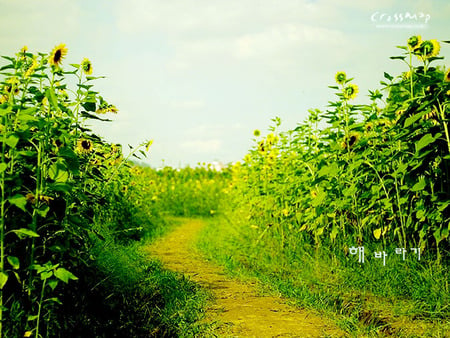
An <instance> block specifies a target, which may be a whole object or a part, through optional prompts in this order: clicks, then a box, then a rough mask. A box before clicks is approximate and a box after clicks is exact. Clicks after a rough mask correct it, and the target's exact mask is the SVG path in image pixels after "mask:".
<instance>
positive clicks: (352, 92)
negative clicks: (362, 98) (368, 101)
mask: <svg viewBox="0 0 450 338" xmlns="http://www.w3.org/2000/svg"><path fill="white" fill-rule="evenodd" d="M356 94H358V86H357V85H355V84H349V85H348V86H347V87H345V88H344V98H346V99H347V100H351V99H354V98H355V97H356Z"/></svg>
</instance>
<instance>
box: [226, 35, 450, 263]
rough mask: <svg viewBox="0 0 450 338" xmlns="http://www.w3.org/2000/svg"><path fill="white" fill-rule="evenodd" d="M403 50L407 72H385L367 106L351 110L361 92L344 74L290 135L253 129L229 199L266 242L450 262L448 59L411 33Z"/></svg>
mask: <svg viewBox="0 0 450 338" xmlns="http://www.w3.org/2000/svg"><path fill="white" fill-rule="evenodd" d="M399 48H400V49H401V51H403V54H402V55H400V56H394V57H391V59H395V60H399V61H401V62H404V63H405V65H406V71H405V72H403V73H402V74H400V75H399V76H393V75H390V74H388V73H384V78H385V80H384V81H382V82H381V84H382V85H383V88H382V89H381V90H375V91H370V103H369V104H365V105H355V104H352V100H353V99H354V98H355V96H356V95H357V94H358V86H357V85H356V84H354V82H353V79H352V78H349V77H348V76H347V75H346V73H345V72H338V73H337V74H336V76H335V82H336V84H335V85H332V86H330V88H331V89H332V90H334V91H335V93H336V100H335V101H334V102H329V109H328V110H327V111H325V112H322V111H320V110H317V109H316V110H313V109H312V110H310V111H309V116H308V118H307V120H306V121H305V122H304V123H302V124H299V125H298V126H297V127H296V128H295V129H293V130H289V131H287V132H279V133H277V128H278V127H279V125H280V123H281V121H280V120H279V119H277V118H276V119H274V120H273V122H274V126H273V127H272V128H271V133H269V134H268V135H267V136H266V137H261V136H260V132H259V131H258V130H256V131H255V133H254V134H255V136H256V139H255V142H256V145H255V147H254V149H253V150H251V151H250V153H249V154H248V155H246V156H245V158H244V159H243V161H242V163H237V164H236V165H235V166H234V167H233V173H234V174H233V183H232V189H231V192H230V194H232V195H234V196H235V199H234V200H235V203H236V204H237V205H242V206H243V208H247V206H251V208H250V212H249V214H248V216H247V217H248V219H249V221H250V222H251V223H254V225H255V226H256V227H257V228H258V229H259V230H258V231H259V232H261V236H265V234H271V235H272V236H276V237H277V238H278V240H279V245H280V247H283V246H285V245H286V242H287V241H289V240H293V236H292V234H293V233H295V240H302V241H306V242H309V243H311V244H314V245H316V246H321V245H325V244H327V245H331V246H336V247H341V246H342V245H355V246H362V245H364V244H367V245H369V246H371V245H373V246H377V247H379V248H382V249H385V248H386V247H387V246H389V245H394V244H395V245H396V246H399V247H402V248H408V250H409V248H420V251H421V252H422V253H427V252H428V253H432V254H433V255H434V256H435V259H436V260H437V261H440V260H442V259H443V256H444V253H445V254H446V255H447V256H446V258H448V251H449V249H450V247H449V241H448V237H449V226H450V208H449V205H450V189H449V187H450V181H449V180H450V176H449V175H450V171H449V170H450V168H449V165H450V162H449V160H450V136H449V129H448V121H449V119H448V114H449V112H450V69H444V68H441V67H433V62H434V61H436V60H440V59H443V57H439V56H438V52H439V49H440V48H439V43H438V42H437V41H436V40H429V41H428V40H427V41H421V38H420V37H419V36H413V37H411V38H410V39H409V40H408V44H407V46H403V47H399ZM415 59H417V61H418V62H416V60H415ZM416 63H418V64H417V65H416ZM319 125H326V127H325V128H319ZM345 250H348V248H345Z"/></svg>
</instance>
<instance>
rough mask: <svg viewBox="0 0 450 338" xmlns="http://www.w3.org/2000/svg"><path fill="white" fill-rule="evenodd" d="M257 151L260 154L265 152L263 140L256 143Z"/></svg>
mask: <svg viewBox="0 0 450 338" xmlns="http://www.w3.org/2000/svg"><path fill="white" fill-rule="evenodd" d="M258 150H259V152H261V153H264V151H265V150H266V148H265V144H264V140H261V141H259V143H258Z"/></svg>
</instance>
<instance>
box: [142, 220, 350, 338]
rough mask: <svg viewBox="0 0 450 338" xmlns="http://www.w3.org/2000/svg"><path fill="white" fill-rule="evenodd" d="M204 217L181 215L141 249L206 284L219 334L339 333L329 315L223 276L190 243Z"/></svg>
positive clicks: (210, 317) (210, 311)
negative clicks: (178, 222) (176, 224)
mask: <svg viewBox="0 0 450 338" xmlns="http://www.w3.org/2000/svg"><path fill="white" fill-rule="evenodd" d="M204 225H205V224H204V222H203V221H201V220H198V219H185V220H183V224H182V225H181V226H180V227H178V228H176V229H175V230H174V231H173V232H171V233H169V234H168V235H167V236H166V237H164V238H162V239H161V240H159V241H158V242H156V243H155V244H153V245H151V246H148V247H147V248H146V251H148V252H149V253H150V254H151V255H153V256H156V257H158V258H159V259H160V260H161V261H162V262H163V264H164V266H165V267H166V268H168V269H170V270H173V271H178V272H182V273H183V274H185V275H186V276H187V277H189V279H191V280H192V281H194V282H197V283H199V284H200V285H202V286H203V287H205V288H207V289H209V290H210V291H211V292H212V293H213V295H214V298H215V301H214V303H213V304H211V305H210V307H209V308H207V309H206V313H207V320H208V321H218V322H219V323H221V324H220V325H219V327H218V332H216V334H217V335H218V336H219V337H342V336H343V333H342V332H341V331H340V330H339V329H337V328H336V327H335V326H334V325H333V324H332V323H330V322H329V321H327V320H325V319H323V318H321V317H318V316H317V315H315V314H313V313H311V312H309V311H307V310H302V309H298V308H295V307H292V306H289V305H286V304H285V303H284V302H283V299H281V298H277V297H272V296H262V295H260V294H258V292H257V290H256V287H255V286H254V285H251V284H248V283H244V282H241V281H238V280H235V279H231V278H229V277H227V276H226V275H225V273H224V271H223V269H222V268H221V267H218V266H215V265H213V264H212V263H211V262H209V261H207V260H205V259H204V258H202V257H201V255H200V254H199V253H198V252H196V251H195V249H194V248H193V243H194V242H195V239H196V236H197V235H198V233H199V231H200V230H201V228H202V227H203V226H204Z"/></svg>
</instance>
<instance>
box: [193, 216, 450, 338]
mask: <svg viewBox="0 0 450 338" xmlns="http://www.w3.org/2000/svg"><path fill="white" fill-rule="evenodd" d="M252 230H254V229H251V227H250V226H249V225H248V224H246V222H245V221H240V222H239V221H237V222H230V220H228V219H226V218H225V217H221V218H215V219H211V221H210V222H209V224H208V227H207V228H205V230H204V231H203V233H202V234H201V237H200V240H199V242H198V246H199V248H200V249H201V250H202V251H203V252H204V253H205V254H206V255H207V256H208V257H209V258H211V259H213V260H215V261H217V262H218V263H220V264H222V265H224V266H225V267H226V268H227V270H228V271H229V272H230V273H231V274H233V275H235V276H236V275H237V276H240V277H243V276H244V277H257V278H258V279H259V280H260V281H261V282H262V284H263V285H264V287H265V289H266V291H268V292H277V293H281V294H282V295H284V296H286V297H289V298H290V299H291V300H292V301H293V302H294V303H296V304H297V305H298V306H301V307H307V308H311V309H315V310H318V311H320V312H321V313H323V314H326V315H328V316H330V317H332V318H334V319H335V320H336V322H337V324H338V325H339V326H340V327H341V328H343V329H344V330H346V331H347V332H348V333H349V334H354V335H371V336H379V335H381V334H386V335H389V334H394V335H397V336H404V337H410V336H413V335H414V334H415V333H414V332H417V333H416V334H417V336H430V337H443V336H445V334H444V333H447V332H450V331H449V330H450V321H449V320H448V318H449V317H450V308H449V306H448V304H449V303H450V294H449V277H450V274H449V269H448V266H445V265H436V263H434V261H433V260H432V259H428V258H427V257H426V256H424V257H422V259H421V261H420V262H419V261H417V260H413V259H406V260H405V261H401V260H400V257H393V256H397V255H395V254H394V255H393V256H388V259H387V261H386V266H383V265H382V262H381V260H380V259H376V260H375V259H373V258H372V257H369V254H368V253H366V262H365V263H364V264H363V265H360V264H358V263H357V257H355V256H350V255H348V256H345V254H344V253H343V252H342V253H341V252H336V251H333V250H332V249H331V248H328V247H325V246H322V247H320V248H319V249H317V250H316V249H315V248H314V247H306V246H304V245H302V244H301V243H299V241H298V240H297V239H296V238H294V237H295V236H292V238H291V240H290V241H289V240H288V241H287V243H286V245H285V247H284V248H283V249H281V248H280V245H279V242H278V241H276V240H275V239H274V238H271V237H270V235H266V236H265V237H264V238H262V239H261V238H260V239H259V241H258V237H257V236H255V235H253V234H252ZM368 252H370V253H372V252H373V250H369V251H368ZM372 255H373V254H372ZM400 321H403V322H402V324H401V325H400ZM419 321H420V323H419ZM420 326H423V327H422V328H420V329H419V327H420ZM418 330H420V331H418Z"/></svg>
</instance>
